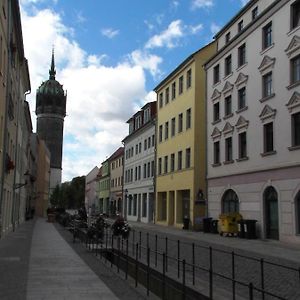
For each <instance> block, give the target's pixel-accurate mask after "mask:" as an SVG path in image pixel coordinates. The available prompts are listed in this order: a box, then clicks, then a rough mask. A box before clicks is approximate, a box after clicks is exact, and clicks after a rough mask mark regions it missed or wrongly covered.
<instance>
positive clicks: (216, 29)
mask: <svg viewBox="0 0 300 300" xmlns="http://www.w3.org/2000/svg"><path fill="white" fill-rule="evenodd" d="M220 29H221V26H219V25H217V24H216V23H211V25H210V32H211V33H212V35H215V34H216V33H218V32H219V31H220Z"/></svg>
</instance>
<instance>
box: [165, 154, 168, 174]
mask: <svg viewBox="0 0 300 300" xmlns="http://www.w3.org/2000/svg"><path fill="white" fill-rule="evenodd" d="M165 173H168V156H165Z"/></svg>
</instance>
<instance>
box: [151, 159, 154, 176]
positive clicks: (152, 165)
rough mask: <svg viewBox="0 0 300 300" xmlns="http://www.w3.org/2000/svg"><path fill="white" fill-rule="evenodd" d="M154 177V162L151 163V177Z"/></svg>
mask: <svg viewBox="0 0 300 300" xmlns="http://www.w3.org/2000/svg"><path fill="white" fill-rule="evenodd" d="M153 176H154V160H152V161H151V177H153Z"/></svg>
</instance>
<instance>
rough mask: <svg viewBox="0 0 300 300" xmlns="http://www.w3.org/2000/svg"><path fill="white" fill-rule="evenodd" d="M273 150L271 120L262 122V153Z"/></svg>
mask: <svg viewBox="0 0 300 300" xmlns="http://www.w3.org/2000/svg"><path fill="white" fill-rule="evenodd" d="M273 151H274V141H273V122H270V123H267V124H264V153H268V152H273Z"/></svg>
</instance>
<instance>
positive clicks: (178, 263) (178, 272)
mask: <svg viewBox="0 0 300 300" xmlns="http://www.w3.org/2000/svg"><path fill="white" fill-rule="evenodd" d="M177 277H178V278H179V277H180V240H178V241H177Z"/></svg>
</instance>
